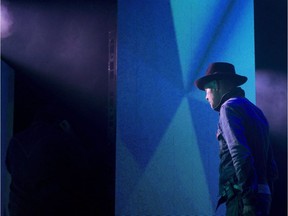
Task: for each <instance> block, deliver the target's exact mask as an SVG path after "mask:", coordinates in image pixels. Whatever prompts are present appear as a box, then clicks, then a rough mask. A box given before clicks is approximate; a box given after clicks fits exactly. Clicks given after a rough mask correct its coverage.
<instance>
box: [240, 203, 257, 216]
mask: <svg viewBox="0 0 288 216" xmlns="http://www.w3.org/2000/svg"><path fill="white" fill-rule="evenodd" d="M243 216H256V211H255V207H254V206H251V205H244V207H243Z"/></svg>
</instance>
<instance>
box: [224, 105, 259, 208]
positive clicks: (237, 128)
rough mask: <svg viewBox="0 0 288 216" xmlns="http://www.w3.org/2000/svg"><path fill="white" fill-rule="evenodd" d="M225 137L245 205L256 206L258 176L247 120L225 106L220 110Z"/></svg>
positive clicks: (233, 109) (235, 110)
mask: <svg viewBox="0 0 288 216" xmlns="http://www.w3.org/2000/svg"><path fill="white" fill-rule="evenodd" d="M220 124H221V125H222V130H223V137H224V139H225V140H226V142H227V145H228V149H229V152H230V155H231V158H232V161H233V165H234V168H235V172H236V176H237V179H238V185H239V186H240V188H241V192H242V200H243V204H244V205H254V203H255V192H256V190H257V176H256V171H255V166H254V159H253V156H252V151H251V148H250V146H249V145H248V142H247V137H246V135H245V119H244V118H243V116H242V115H241V114H240V112H239V110H237V108H235V107H234V108H233V107H231V106H229V105H226V104H225V105H223V106H222V107H221V110H220Z"/></svg>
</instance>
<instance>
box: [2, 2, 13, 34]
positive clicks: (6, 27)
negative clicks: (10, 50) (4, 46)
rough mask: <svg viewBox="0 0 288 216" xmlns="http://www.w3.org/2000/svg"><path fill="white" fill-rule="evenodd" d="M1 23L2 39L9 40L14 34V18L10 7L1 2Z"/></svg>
mask: <svg viewBox="0 0 288 216" xmlns="http://www.w3.org/2000/svg"><path fill="white" fill-rule="evenodd" d="M0 10H1V12H0V16H1V17H0V21H1V39H2V38H7V37H9V36H10V35H11V34H12V24H13V20H12V16H11V14H10V13H9V10H8V7H7V6H6V5H5V4H4V3H3V2H1V3H0Z"/></svg>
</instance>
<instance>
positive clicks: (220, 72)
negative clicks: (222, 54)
mask: <svg viewBox="0 0 288 216" xmlns="http://www.w3.org/2000/svg"><path fill="white" fill-rule="evenodd" d="M223 79H225V80H231V82H233V83H234V84H235V85H236V86H240V85H242V84H244V83H245V82H246V81H247V77H246V76H241V75H239V74H236V71H235V67H234V65H233V64H230V63H227V62H214V63H212V64H210V65H209V67H208V69H207V70H206V74H205V76H203V77H201V78H199V79H197V80H196V81H195V85H196V86H197V88H199V89H200V90H203V91H204V86H205V85H206V84H207V83H209V82H211V81H213V80H223Z"/></svg>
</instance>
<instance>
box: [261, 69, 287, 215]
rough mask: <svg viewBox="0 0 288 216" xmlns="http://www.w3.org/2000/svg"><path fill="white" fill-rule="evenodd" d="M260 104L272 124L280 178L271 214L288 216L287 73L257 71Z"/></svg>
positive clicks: (271, 132)
mask: <svg viewBox="0 0 288 216" xmlns="http://www.w3.org/2000/svg"><path fill="white" fill-rule="evenodd" d="M256 87H257V88H256V89H257V90H256V98H257V105H258V106H259V107H260V108H261V109H262V111H263V112H264V114H265V115H266V117H267V119H268V121H269V123H270V134H271V142H272V145H273V150H274V154H275V159H276V162H277V165H278V169H279V178H278V180H277V181H276V184H275V191H274V192H275V193H274V196H273V202H272V209H271V215H283V216H284V215H287V193H283V191H286V192H287V74H286V73H283V72H280V71H271V70H258V71H257V72H256Z"/></svg>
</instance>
